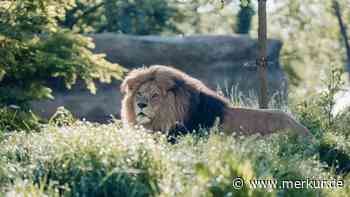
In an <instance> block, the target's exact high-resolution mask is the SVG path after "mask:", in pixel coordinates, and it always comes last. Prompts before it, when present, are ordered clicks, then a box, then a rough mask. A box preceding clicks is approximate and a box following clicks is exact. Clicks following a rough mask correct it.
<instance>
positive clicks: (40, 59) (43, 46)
mask: <svg viewBox="0 0 350 197" xmlns="http://www.w3.org/2000/svg"><path fill="white" fill-rule="evenodd" d="M71 3H72V2H71V1H53V0H38V1H29V0H19V1H5V2H3V3H1V5H0V56H1V57H2V58H1V59H0V73H1V78H0V80H1V86H0V95H1V96H0V104H1V105H9V104H16V105H19V106H22V107H23V106H24V107H25V106H27V104H28V102H29V101H31V100H36V99H47V98H52V95H51V89H50V87H49V82H50V81H51V80H52V79H53V78H58V79H60V80H62V81H64V84H65V85H66V87H67V88H70V87H71V86H72V85H73V84H74V83H75V82H76V80H77V79H81V80H83V81H84V82H85V84H86V86H87V88H88V89H89V90H90V91H91V92H92V93H94V92H95V91H96V90H95V86H94V80H95V79H100V80H101V81H103V82H109V81H110V80H111V78H117V79H119V77H120V76H121V73H122V69H121V68H120V67H119V66H118V65H116V64H111V63H109V62H107V61H106V60H104V59H103V56H102V55H95V54H93V53H92V52H91V49H92V48H93V44H92V42H91V40H90V39H89V38H87V37H84V36H81V35H78V34H74V33H71V32H70V31H67V30H65V29H61V28H59V27H58V25H57V21H56V18H59V17H62V16H63V15H64V13H65V9H66V8H68V7H69V6H71Z"/></svg>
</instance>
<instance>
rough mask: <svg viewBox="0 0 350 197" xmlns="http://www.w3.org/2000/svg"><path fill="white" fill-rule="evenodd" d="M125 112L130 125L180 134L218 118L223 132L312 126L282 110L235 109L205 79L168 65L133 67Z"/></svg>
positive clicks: (125, 88) (302, 130) (125, 89)
mask: <svg viewBox="0 0 350 197" xmlns="http://www.w3.org/2000/svg"><path fill="white" fill-rule="evenodd" d="M121 91H122V92H123V93H124V98H123V101H122V110H121V116H122V120H123V122H124V123H125V124H126V125H129V126H134V125H142V126H143V127H145V128H146V129H149V130H153V131H161V132H163V133H165V134H167V135H172V136H173V135H177V134H184V133H188V132H192V131H194V130H197V131H198V130H199V129H200V128H210V127H212V126H214V124H215V122H216V120H217V119H218V120H219V121H220V122H219V124H220V127H221V128H222V129H223V131H224V132H225V133H232V132H238V133H241V134H248V135H250V134H256V133H259V134H262V135H265V134H270V133H273V132H276V131H280V130H291V131H295V132H297V133H300V134H302V135H308V134H309V131H308V129H306V128H305V127H304V126H303V125H301V124H300V123H298V122H297V121H296V120H294V119H293V118H292V117H291V116H289V115H288V114H286V113H284V112H282V111H279V110H258V109H248V108H233V107H230V106H229V101H228V100H227V99H225V98H224V97H222V96H220V95H218V94H217V93H216V92H214V91H212V90H210V89H209V88H208V87H206V86H205V85H204V84H203V83H202V82H201V81H199V80H197V79H195V78H192V77H190V76H189V75H187V74H185V73H183V72H181V71H179V70H177V69H174V68H171V67H166V66H160V65H155V66H151V67H149V68H140V69H135V70H133V71H131V72H130V73H129V74H128V75H127V77H126V78H125V80H124V81H123V83H122V85H121Z"/></svg>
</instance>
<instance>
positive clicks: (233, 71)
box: [32, 33, 287, 121]
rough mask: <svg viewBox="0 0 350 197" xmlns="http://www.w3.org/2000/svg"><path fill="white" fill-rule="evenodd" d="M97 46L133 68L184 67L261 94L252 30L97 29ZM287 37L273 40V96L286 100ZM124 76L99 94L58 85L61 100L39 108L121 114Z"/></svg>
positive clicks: (215, 82) (91, 116)
mask: <svg viewBox="0 0 350 197" xmlns="http://www.w3.org/2000/svg"><path fill="white" fill-rule="evenodd" d="M91 37H92V38H93V40H94V42H95V44H96V48H95V52H98V53H105V54H106V55H107V59H108V60H110V61H111V62H115V63H119V64H121V65H122V66H124V67H126V68H128V69H132V68H137V67H140V66H149V65H152V64H163V65H169V66H174V67H176V68H179V69H181V70H183V71H185V72H187V73H189V74H190V75H192V76H194V77H196V78H199V79H201V80H202V81H204V83H206V84H207V85H208V86H210V87H212V88H214V89H216V88H217V87H221V88H222V89H224V92H226V91H225V90H226V89H229V90H231V88H232V87H234V89H235V91H238V92H240V93H241V95H248V94H254V95H257V92H258V89H259V80H258V75H257V67H256V65H255V61H256V60H255V59H256V57H257V54H258V48H257V40H255V39H252V38H250V37H248V36H236V35H235V36H186V37H159V36H127V35H120V34H112V33H103V34H97V35H91ZM281 47H282V43H281V42H280V41H278V40H269V41H268V60H269V66H268V81H269V96H270V97H272V96H276V95H277V97H276V98H278V99H281V100H284V99H285V98H286V95H287V81H286V78H285V75H284V73H283V71H282V69H281V67H280V64H279V54H280V50H281ZM119 85H120V82H117V81H115V82H113V83H112V84H109V85H105V84H99V85H98V87H99V89H98V91H97V94H96V95H91V94H90V93H89V92H88V91H87V90H85V89H83V88H81V85H79V84H78V85H76V86H75V87H73V89H72V91H54V96H55V100H53V101H40V102H33V104H32V105H33V110H34V111H35V112H38V113H40V114H41V115H43V116H44V117H49V116H50V115H52V113H53V112H54V111H55V110H56V108H57V107H59V106H65V107H66V108H67V109H69V110H71V111H72V112H73V113H74V114H75V115H76V116H77V117H80V118H83V117H84V118H86V119H87V120H92V121H105V120H107V119H109V117H110V114H113V115H114V116H116V117H118V116H119V112H120V101H121V95H120V92H119Z"/></svg>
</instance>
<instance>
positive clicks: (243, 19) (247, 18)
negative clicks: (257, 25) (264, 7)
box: [235, 0, 255, 34]
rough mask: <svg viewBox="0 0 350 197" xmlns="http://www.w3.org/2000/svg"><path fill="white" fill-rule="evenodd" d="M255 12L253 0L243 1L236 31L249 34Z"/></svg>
mask: <svg viewBox="0 0 350 197" xmlns="http://www.w3.org/2000/svg"><path fill="white" fill-rule="evenodd" d="M254 14H255V10H254V7H253V4H252V3H251V0H248V1H246V2H244V1H242V3H241V5H240V10H239V12H238V14H237V24H236V28H235V32H236V33H238V34H248V33H249V31H250V28H251V24H252V18H253V16H254Z"/></svg>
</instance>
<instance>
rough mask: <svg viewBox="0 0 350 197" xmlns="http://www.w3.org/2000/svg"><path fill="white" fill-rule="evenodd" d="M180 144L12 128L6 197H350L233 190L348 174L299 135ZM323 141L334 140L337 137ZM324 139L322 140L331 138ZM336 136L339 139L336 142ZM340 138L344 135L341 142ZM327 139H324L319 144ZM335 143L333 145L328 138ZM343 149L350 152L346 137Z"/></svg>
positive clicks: (146, 137) (106, 131)
mask: <svg viewBox="0 0 350 197" xmlns="http://www.w3.org/2000/svg"><path fill="white" fill-rule="evenodd" d="M211 133H212V134H211V135H210V136H207V137H204V138H198V137H196V136H185V137H183V138H181V139H180V141H179V143H178V144H175V145H172V144H169V143H168V142H166V139H165V137H164V136H162V135H160V134H155V135H151V134H149V133H147V132H146V131H145V130H142V129H130V130H125V129H122V128H121V127H120V123H118V122H114V123H110V124H105V125H102V124H101V125H100V124H92V123H89V122H79V121H77V122H75V123H74V124H73V125H70V126H62V127H58V126H55V125H46V127H45V128H43V129H42V132H32V133H25V132H19V133H11V134H9V135H7V136H5V138H4V139H3V141H2V142H1V144H0V155H1V161H0V162H1V164H2V165H0V166H1V167H0V175H1V176H0V185H1V187H0V188H1V193H3V194H7V195H8V196H12V195H15V194H17V195H19V196H21V195H22V196H23V195H24V196H26V195H27V196H28V195H32V196H45V195H46V196H348V194H349V193H350V188H349V186H348V185H347V184H345V187H342V188H336V189H253V188H250V187H249V186H247V187H244V188H243V189H240V190H238V189H234V188H233V186H232V181H233V179H234V178H235V177H242V178H243V179H244V180H246V181H248V180H253V179H275V180H305V179H307V178H312V177H314V178H316V177H317V179H329V178H339V179H342V180H344V181H346V183H347V182H348V181H349V178H348V176H346V175H342V174H336V170H335V169H334V168H332V167H330V166H329V165H327V164H326V163H325V162H324V161H322V159H321V158H320V154H319V150H320V146H319V145H317V144H310V143H308V141H307V140H305V139H300V138H298V137H297V136H296V135H294V134H274V135H271V136H269V137H267V138H260V137H257V136H251V137H244V138H243V137H238V136H234V135H233V136H224V135H221V134H220V132H219V131H217V130H215V129H214V130H212V131H211ZM325 139H329V140H330V141H331V139H333V138H331V137H329V136H326V137H325ZM325 139H324V140H325ZM333 140H334V139H333ZM335 140H337V141H339V139H335ZM319 142H321V141H319ZM327 143H329V144H332V143H331V142H327ZM343 143H344V144H343V145H341V148H339V150H344V153H345V154H346V155H349V154H348V153H347V152H346V151H350V149H349V147H350V143H349V142H348V141H345V140H343Z"/></svg>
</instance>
